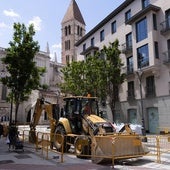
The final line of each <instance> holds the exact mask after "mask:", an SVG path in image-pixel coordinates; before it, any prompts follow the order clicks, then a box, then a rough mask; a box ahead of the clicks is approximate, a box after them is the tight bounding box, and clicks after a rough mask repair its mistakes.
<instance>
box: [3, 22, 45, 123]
mask: <svg viewBox="0 0 170 170" xmlns="http://www.w3.org/2000/svg"><path fill="white" fill-rule="evenodd" d="M13 28H14V34H13V41H10V42H9V45H10V47H9V48H7V49H6V56H5V57H4V58H2V62H3V63H4V64H5V65H6V69H7V72H8V73H9V76H6V77H4V78H2V79H1V81H2V83H3V84H5V85H7V87H8V88H9V89H11V92H10V93H9V99H10V101H12V102H14V103H15V106H16V110H15V121H17V112H18V107H19V104H20V103H21V102H23V101H25V100H27V99H28V97H29V95H30V94H31V91H32V90H33V89H37V88H38V87H39V85H40V84H39V83H40V82H39V81H40V75H41V74H43V72H44V71H45V70H44V68H38V67H37V66H36V63H35V61H34V57H35V54H36V53H37V52H39V48H40V47H39V45H38V42H37V41H34V40H33V36H34V35H35V31H34V27H33V25H30V26H29V27H28V29H27V28H26V26H25V25H24V24H20V23H14V25H13Z"/></svg>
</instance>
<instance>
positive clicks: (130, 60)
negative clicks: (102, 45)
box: [127, 56, 133, 74]
mask: <svg viewBox="0 0 170 170" xmlns="http://www.w3.org/2000/svg"><path fill="white" fill-rule="evenodd" d="M131 73H133V57H132V56H130V57H128V58H127V74H131Z"/></svg>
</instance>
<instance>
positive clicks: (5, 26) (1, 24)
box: [0, 22, 8, 28]
mask: <svg viewBox="0 0 170 170" xmlns="http://www.w3.org/2000/svg"><path fill="white" fill-rule="evenodd" d="M0 28H8V26H7V25H6V24H5V23H4V22H0Z"/></svg>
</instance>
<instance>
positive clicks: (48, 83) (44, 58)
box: [0, 44, 63, 124]
mask: <svg viewBox="0 0 170 170" xmlns="http://www.w3.org/2000/svg"><path fill="white" fill-rule="evenodd" d="M5 54H6V53H5V49H4V48H0V57H1V58H2V57H4V56H5ZM35 62H36V64H37V66H38V67H45V68H46V72H45V74H44V75H43V76H41V80H40V84H41V85H42V87H45V88H42V89H38V90H33V91H32V94H31V95H30V98H29V100H28V101H25V102H23V103H22V104H20V106H19V111H18V123H22V124H26V123H28V122H30V121H31V118H32V115H33V112H34V108H35V103H36V101H37V98H40V97H44V98H45V100H46V101H48V102H51V103H53V104H55V103H59V104H61V103H62V95H61V93H60V89H59V88H58V86H57V84H58V83H60V82H62V73H61V68H62V67H63V65H62V64H61V63H58V62H57V60H55V61H51V58H50V51H49V47H48V44H47V50H46V52H44V51H40V52H39V53H38V54H37V55H36V56H35ZM0 74H1V77H3V76H4V75H6V74H7V72H6V70H5V66H4V65H3V64H2V62H1V61H0ZM8 92H9V89H7V87H5V86H4V85H3V84H2V83H0V121H3V122H4V123H5V122H6V123H8V122H9V118H10V113H11V103H8V102H6V97H7V94H8ZM14 110H15V106H14V105H13V109H12V120H14ZM40 123H41V124H43V123H45V124H46V123H49V121H48V120H47V116H46V114H45V113H43V114H42V116H41V118H40Z"/></svg>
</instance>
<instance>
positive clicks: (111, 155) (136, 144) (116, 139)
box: [92, 134, 149, 163]
mask: <svg viewBox="0 0 170 170" xmlns="http://www.w3.org/2000/svg"><path fill="white" fill-rule="evenodd" d="M148 152H149V150H148V149H147V148H146V147H145V145H144V144H143V143H142V142H141V139H140V138H139V136H138V135H118V134H115V135H111V136H94V137H93V139H92V161H93V162H94V163H102V162H106V161H113V160H116V159H129V158H136V157H141V156H143V155H146V154H147V153H148Z"/></svg>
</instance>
